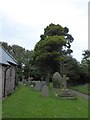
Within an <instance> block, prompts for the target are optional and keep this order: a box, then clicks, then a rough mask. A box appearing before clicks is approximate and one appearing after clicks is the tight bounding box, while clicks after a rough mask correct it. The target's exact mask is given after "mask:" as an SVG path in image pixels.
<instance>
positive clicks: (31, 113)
mask: <svg viewBox="0 0 90 120" xmlns="http://www.w3.org/2000/svg"><path fill="white" fill-rule="evenodd" d="M2 107H3V118H87V117H88V101H87V100H86V99H84V98H82V97H78V99H77V100H61V99H59V98H57V97H56V96H55V95H54V94H53V92H52V91H50V95H49V97H42V96H41V92H39V91H35V90H33V88H30V87H26V86H24V85H21V86H19V87H18V89H17V90H16V91H15V92H14V93H13V94H12V95H11V96H9V97H8V98H6V99H4V100H3V104H2Z"/></svg>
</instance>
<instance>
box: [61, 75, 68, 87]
mask: <svg viewBox="0 0 90 120" xmlns="http://www.w3.org/2000/svg"><path fill="white" fill-rule="evenodd" d="M67 80H69V77H66V75H63V77H62V81H63V83H62V85H63V89H67Z"/></svg>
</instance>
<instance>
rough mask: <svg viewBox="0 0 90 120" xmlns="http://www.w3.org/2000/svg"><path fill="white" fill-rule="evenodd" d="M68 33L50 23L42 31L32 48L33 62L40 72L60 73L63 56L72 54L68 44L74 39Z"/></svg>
mask: <svg viewBox="0 0 90 120" xmlns="http://www.w3.org/2000/svg"><path fill="white" fill-rule="evenodd" d="M68 32H69V29H68V28H67V27H64V28H63V27H62V26H61V25H59V24H57V25H55V24H52V23H51V24H50V25H49V26H47V27H46V28H45V29H44V34H43V35H41V36H40V38H41V39H40V41H39V42H37V44H36V45H35V48H34V60H35V62H36V64H37V66H39V68H40V69H41V71H44V72H45V73H47V72H50V73H54V72H55V71H60V62H61V61H62V58H63V55H67V54H69V55H70V53H71V52H72V50H71V49H70V47H71V45H70V44H71V43H72V42H73V40H74V39H73V37H72V36H71V35H70V34H68Z"/></svg>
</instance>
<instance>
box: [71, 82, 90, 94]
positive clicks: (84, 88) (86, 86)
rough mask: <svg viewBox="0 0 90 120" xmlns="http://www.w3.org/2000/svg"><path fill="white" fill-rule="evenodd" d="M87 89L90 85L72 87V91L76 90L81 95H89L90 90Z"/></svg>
mask: <svg viewBox="0 0 90 120" xmlns="http://www.w3.org/2000/svg"><path fill="white" fill-rule="evenodd" d="M89 88H90V84H84V85H78V86H74V87H72V89H73V90H77V91H79V92H81V93H84V94H89V95H90V89H89Z"/></svg>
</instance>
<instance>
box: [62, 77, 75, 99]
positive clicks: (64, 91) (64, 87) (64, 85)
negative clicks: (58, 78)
mask: <svg viewBox="0 0 90 120" xmlns="http://www.w3.org/2000/svg"><path fill="white" fill-rule="evenodd" d="M67 80H69V77H66V75H63V77H62V81H63V82H62V92H61V94H60V97H62V98H67V99H76V95H75V94H72V93H71V92H70V91H69V90H68V89H67Z"/></svg>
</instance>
